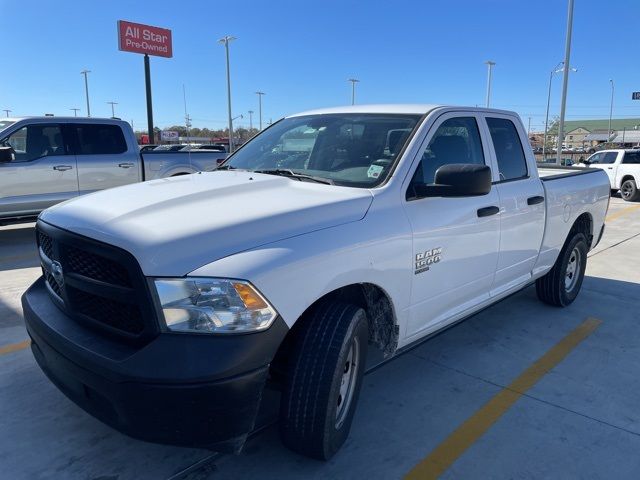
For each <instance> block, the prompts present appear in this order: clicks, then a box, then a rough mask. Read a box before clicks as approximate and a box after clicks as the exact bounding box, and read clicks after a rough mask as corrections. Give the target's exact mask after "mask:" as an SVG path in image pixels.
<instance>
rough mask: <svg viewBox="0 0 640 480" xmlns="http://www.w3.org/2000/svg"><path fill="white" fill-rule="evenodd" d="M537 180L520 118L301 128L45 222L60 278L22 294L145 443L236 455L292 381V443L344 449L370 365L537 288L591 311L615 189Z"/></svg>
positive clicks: (282, 125) (40, 228)
mask: <svg viewBox="0 0 640 480" xmlns="http://www.w3.org/2000/svg"><path fill="white" fill-rule="evenodd" d="M541 176H542V178H539V172H538V169H537V166H536V162H535V160H534V156H533V152H532V150H531V148H530V147H529V146H528V143H527V135H526V129H524V128H523V126H522V124H521V121H520V119H519V117H518V116H517V115H516V114H514V113H512V112H507V111H501V110H492V109H478V108H463V107H446V106H435V105H377V106H376V105H372V106H360V105H358V106H350V107H343V108H331V109H324V110H317V111H311V112H305V113H301V114H297V115H292V116H289V117H286V118H284V119H282V120H280V121H279V122H277V123H275V124H274V125H272V126H271V127H269V128H268V129H266V130H265V131H263V132H262V133H260V134H259V135H257V136H256V137H255V138H253V139H252V140H251V141H249V142H248V143H247V144H245V145H244V146H242V147H241V148H240V149H239V150H238V151H237V152H235V153H234V154H233V155H232V156H230V157H229V158H228V160H227V161H226V162H225V164H224V165H223V166H222V167H221V168H219V169H218V170H217V171H214V172H208V173H199V174H194V175H187V176H183V177H178V178H169V179H162V180H153V181H150V182H145V183H141V184H138V185H131V186H126V187H121V188H117V189H112V190H108V191H104V192H99V193H96V194H94V195H91V196H87V197H81V198H78V199H76V200H73V201H70V202H67V203H65V204H61V205H57V206H55V207H52V208H50V209H48V210H45V211H44V212H43V213H42V214H41V215H40V218H39V220H38V222H37V238H38V246H39V252H40V258H41V262H42V270H43V276H42V277H41V278H40V279H39V280H38V281H36V282H35V283H34V284H33V285H32V286H31V287H30V288H29V289H28V290H27V291H26V292H25V294H24V295H23V297H22V304H23V307H24V314H25V322H26V326H27V330H28V332H29V335H30V337H31V339H32V344H31V345H32V350H33V354H34V356H35V358H36V360H37V361H38V363H39V364H40V366H41V367H42V369H43V370H44V372H46V374H47V375H48V376H49V378H50V379H51V380H52V381H53V382H54V383H55V384H56V385H57V386H58V387H59V388H60V389H61V390H62V391H63V392H65V393H66V394H67V395H68V396H69V397H70V398H71V399H72V400H73V401H75V402H76V403H77V404H78V405H80V406H81V407H82V408H84V409H85V410H87V411H88V412H90V413H91V414H92V415H94V416H96V417H97V418H99V419H101V420H103V421H104V422H106V423H107V424H109V425H112V426H113V427H114V428H116V429H118V430H120V431H122V432H125V433H127V434H129V435H131V436H134V437H137V438H141V439H145V440H149V441H156V442H163V443H171V444H178V445H192V446H193V445H196V446H208V447H210V448H214V449H216V450H220V451H236V452H237V451H239V450H240V449H241V448H242V445H243V444H244V442H245V440H246V438H247V435H248V433H249V432H251V431H252V429H253V428H254V425H255V421H256V415H257V412H258V409H259V406H260V404H261V399H262V398H263V394H265V392H267V391H268V393H269V394H270V395H271V393H272V392H273V390H274V389H275V390H277V391H278V392H280V393H279V395H281V397H280V413H279V415H280V421H279V426H280V430H281V436H282V440H283V442H284V443H285V444H286V445H287V446H288V447H290V448H292V449H293V450H295V451H297V452H300V453H302V454H305V455H309V456H311V457H315V458H320V459H327V458H329V457H331V456H332V455H333V454H334V453H335V452H336V451H337V450H338V449H339V448H340V446H341V445H342V444H343V442H344V441H345V439H346V438H347V435H348V432H349V429H350V426H351V422H352V419H353V416H354V411H355V409H356V404H357V400H358V394H359V391H360V386H361V383H362V378H363V373H364V371H365V365H366V360H367V354H368V353H369V354H372V353H375V354H376V355H377V356H379V357H381V356H382V355H384V356H386V357H387V358H388V357H391V356H393V355H395V354H397V353H399V352H402V351H403V350H405V349H407V348H408V347H409V346H411V345H412V344H415V342H418V341H421V340H424V339H425V338H427V337H428V336H430V335H432V334H434V333H436V332H438V331H440V330H442V329H443V328H446V327H449V326H451V325H452V324H454V323H456V322H458V321H461V320H463V319H465V318H467V317H469V316H470V315H472V314H474V313H475V312H477V311H479V310H481V309H483V308H485V307H487V306H489V305H491V304H493V303H495V302H497V301H499V300H500V299H503V298H505V297H506V296H508V295H511V294H513V293H515V292H517V291H519V290H521V289H523V288H525V287H527V286H528V285H532V284H534V283H535V285H536V290H537V294H538V296H539V298H540V299H541V300H542V301H544V302H546V303H548V304H551V305H556V306H559V307H562V306H567V305H569V304H570V303H571V302H573V301H574V299H575V298H576V296H577V295H578V292H579V291H580V288H581V284H582V279H583V276H584V271H585V266H586V262H587V252H588V251H589V250H590V249H592V248H594V246H595V245H596V244H597V243H598V242H599V241H600V239H601V237H602V234H603V231H604V219H605V214H606V212H607V208H608V203H609V190H610V189H609V182H608V181H607V178H606V175H605V174H604V173H603V172H602V171H600V170H597V169H581V170H578V169H575V168H574V169H572V168H562V167H560V168H556V169H545V170H541ZM370 358H371V357H370ZM270 398H271V397H270ZM43 407H45V408H46V402H45V403H44V404H43Z"/></svg>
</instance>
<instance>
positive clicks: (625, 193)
mask: <svg viewBox="0 0 640 480" xmlns="http://www.w3.org/2000/svg"><path fill="white" fill-rule="evenodd" d="M621 190H622V198H628V197H629V196H630V195H631V185H629V184H628V183H627V182H625V183H624V184H622V189H621Z"/></svg>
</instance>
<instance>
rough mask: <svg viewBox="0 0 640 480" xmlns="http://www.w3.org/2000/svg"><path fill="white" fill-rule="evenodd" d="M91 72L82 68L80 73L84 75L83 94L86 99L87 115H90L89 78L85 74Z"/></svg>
mask: <svg viewBox="0 0 640 480" xmlns="http://www.w3.org/2000/svg"><path fill="white" fill-rule="evenodd" d="M89 73H91V70H82V71H81V72H80V75H84V95H85V97H86V99H87V117H90V116H91V107H90V106H89V80H88V79H87V74H89Z"/></svg>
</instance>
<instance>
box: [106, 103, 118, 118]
mask: <svg viewBox="0 0 640 480" xmlns="http://www.w3.org/2000/svg"><path fill="white" fill-rule="evenodd" d="M107 104H108V105H111V118H115V116H116V110H115V108H114V107H115V105H118V102H107Z"/></svg>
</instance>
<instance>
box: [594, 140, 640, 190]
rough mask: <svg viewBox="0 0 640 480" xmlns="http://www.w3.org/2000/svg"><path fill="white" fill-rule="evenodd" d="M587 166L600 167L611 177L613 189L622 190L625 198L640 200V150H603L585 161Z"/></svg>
mask: <svg viewBox="0 0 640 480" xmlns="http://www.w3.org/2000/svg"><path fill="white" fill-rule="evenodd" d="M584 164H585V165H586V166H587V167H591V168H600V169H602V170H604V172H605V173H606V174H607V176H608V177H609V183H610V184H611V191H612V192H617V191H618V190H619V191H620V195H621V196H622V198H623V200H626V201H627V202H636V201H638V200H640V190H638V185H640V150H639V149H633V150H623V149H614V150H601V151H599V152H597V153H594V154H593V155H591V156H590V157H589V158H587V159H586V160H585V161H584Z"/></svg>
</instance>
